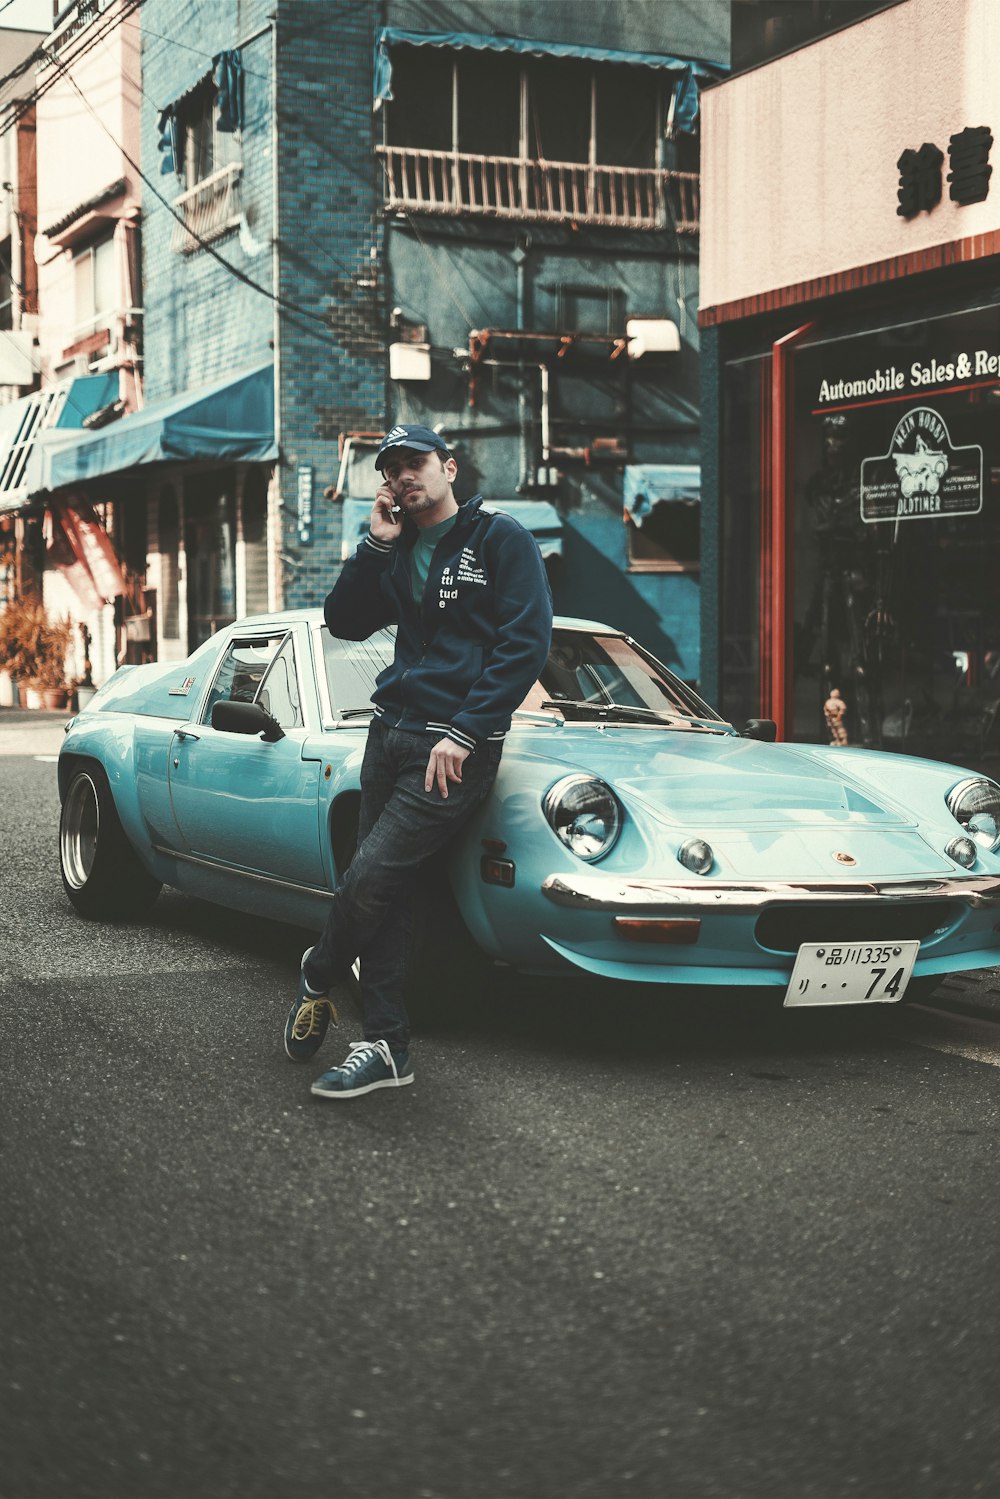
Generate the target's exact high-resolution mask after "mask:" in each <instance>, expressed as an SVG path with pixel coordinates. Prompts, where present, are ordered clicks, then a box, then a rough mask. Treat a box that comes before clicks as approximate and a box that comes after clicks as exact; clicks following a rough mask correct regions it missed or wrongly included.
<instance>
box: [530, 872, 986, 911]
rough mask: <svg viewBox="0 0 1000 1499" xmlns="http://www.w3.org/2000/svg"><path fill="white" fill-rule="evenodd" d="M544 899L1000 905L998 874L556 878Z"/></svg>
mask: <svg viewBox="0 0 1000 1499" xmlns="http://www.w3.org/2000/svg"><path fill="white" fill-rule="evenodd" d="M542 894H543V895H544V896H545V897H546V899H548V900H550V901H552V903H553V905H556V906H568V907H570V908H571V909H574V910H587V911H635V910H649V909H650V908H653V907H659V908H661V909H665V910H669V911H671V912H676V911H677V910H678V909H683V910H684V911H696V912H704V911H715V910H719V909H734V908H735V909H737V910H741V909H742V910H762V909H763V908H764V907H765V906H773V905H780V904H783V903H791V904H793V905H802V904H813V903H818V902H823V903H830V902H838V901H842V902H847V901H859V900H862V901H872V902H873V903H874V902H884V903H885V904H886V905H893V906H895V905H903V904H906V903H909V902H912V901H920V900H954V901H960V902H965V903H966V904H968V905H970V906H1000V879H998V878H997V877H996V876H995V875H966V876H945V877H944V878H940V879H938V878H932V879H924V880H895V881H892V880H881V881H877V882H876V881H865V882H863V883H861V882H858V881H849V880H829V881H823V882H820V881H818V880H802V881H800V882H798V883H792V882H789V881H782V880H763V881H759V882H757V883H750V882H745V883H744V882H740V883H729V884H725V885H722V884H714V883H713V884H709V883H708V882H707V881H704V880H701V881H699V882H698V883H697V884H694V883H692V882H685V881H681V880H621V879H616V878H615V877H614V876H613V875H606V874H584V873H581V874H573V875H566V874H550V875H548V876H547V877H546V878H545V879H544V880H543V881H542Z"/></svg>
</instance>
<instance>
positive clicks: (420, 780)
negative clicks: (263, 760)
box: [305, 718, 503, 1049]
mask: <svg viewBox="0 0 1000 1499" xmlns="http://www.w3.org/2000/svg"><path fill="white" fill-rule="evenodd" d="M436 742H437V740H436V738H435V736H434V735H432V734H411V733H406V732H404V731H403V730H402V729H387V728H386V727H385V726H384V725H383V724H381V723H379V721H378V719H377V718H376V719H374V720H373V721H372V725H371V728H370V729H369V731H368V744H367V746H366V748H365V758H364V763H363V765H362V767H361V817H360V822H359V825H358V847H357V850H356V852H355V855H354V858H353V859H352V861H351V864H350V867H349V869H348V870H347V872H346V874H345V875H344V876H343V878H342V879H341V881H340V883H339V884H338V886H337V889H336V891H335V892H334V896H333V904H332V906H331V908H330V914H329V916H328V917H327V920H326V926H325V927H324V928H323V933H322V935H321V936H320V938H319V941H318V942H317V943H316V946H315V947H314V948H313V950H312V952H311V953H310V955H309V960H308V962H307V963H306V965H305V976H306V982H307V983H308V985H309V987H310V988H311V989H317V990H321V991H322V990H325V989H327V988H328V987H329V986H330V985H331V984H332V983H334V982H336V981H337V980H338V979H343V978H346V977H347V975H348V974H349V973H350V971H351V966H352V964H353V963H354V960H355V958H360V959H361V1006H362V1011H363V1015H364V1025H365V1039H366V1040H367V1041H388V1042H389V1044H390V1046H392V1047H393V1048H394V1049H399V1048H403V1047H406V1046H407V1045H408V1043H409V1039H410V1023H409V1018H408V1016H407V1013H406V1004H405V999H404V990H405V985H406V970H407V965H408V961H409V956H410V950H411V948H412V943H413V927H414V904H415V896H416V891H417V885H418V880H419V876H420V871H421V869H422V867H423V866H424V865H425V864H426V863H427V861H428V860H429V859H430V858H431V857H432V856H433V855H434V854H436V853H438V852H440V850H441V849H442V848H444V847H445V845H446V844H447V843H448V842H449V841H450V840H451V839H452V838H453V837H454V835H455V833H456V832H457V831H458V829H459V828H460V827H461V826H462V824H463V823H464V822H465V821H466V820H467V819H468V818H469V817H470V816H471V815H472V813H473V812H474V811H475V810H476V808H477V807H478V806H479V804H480V803H481V802H482V801H483V799H484V797H485V796H486V795H487V793H488V792H489V790H490V787H491V786H492V785H493V782H494V780H495V778H496V773H497V769H498V767H499V765H500V755H501V751H502V749H503V744H502V741H498V742H496V743H493V744H490V743H485V744H481V745H480V746H479V748H478V749H476V750H474V751H473V753H472V754H471V755H470V756H469V757H468V759H467V760H466V761H465V763H464V764H463V766H462V780H461V783H460V784H456V783H454V782H449V784H448V796H447V798H444V797H442V796H441V794H440V792H439V791H438V789H437V786H433V787H432V788H431V790H430V791H425V790H424V776H425V775H426V773H427V761H428V759H429V757H430V752H431V749H432V748H433V746H434V745H435V743H436Z"/></svg>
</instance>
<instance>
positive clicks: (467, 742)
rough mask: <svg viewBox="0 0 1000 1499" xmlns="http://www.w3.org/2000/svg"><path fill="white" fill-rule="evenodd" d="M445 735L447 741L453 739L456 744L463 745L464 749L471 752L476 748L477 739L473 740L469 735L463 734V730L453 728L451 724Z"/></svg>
mask: <svg viewBox="0 0 1000 1499" xmlns="http://www.w3.org/2000/svg"><path fill="white" fill-rule="evenodd" d="M444 733H445V738H446V739H453V740H454V741H455V743H456V744H458V745H461V747H462V749H466V750H470V751H471V750H474V749H475V747H476V740H475V739H473V738H471V736H470V735H468V734H463V733H462V731H461V729H456V728H453V727H452V726H451V725H450V724H449V726H448V728H446V729H445V731H444Z"/></svg>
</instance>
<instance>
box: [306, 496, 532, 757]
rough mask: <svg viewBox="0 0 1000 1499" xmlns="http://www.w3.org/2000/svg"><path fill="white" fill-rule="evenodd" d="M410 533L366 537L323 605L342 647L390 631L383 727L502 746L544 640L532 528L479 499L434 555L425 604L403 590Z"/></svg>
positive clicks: (381, 683) (380, 686)
mask: <svg viewBox="0 0 1000 1499" xmlns="http://www.w3.org/2000/svg"><path fill="white" fill-rule="evenodd" d="M416 538H417V527H416V526H415V525H414V524H413V522H412V520H410V518H409V517H406V518H405V519H404V521H403V531H402V534H401V535H400V536H399V537H398V539H397V540H396V541H379V540H377V539H376V538H375V537H374V536H372V535H371V533H369V535H368V536H367V537H366V538H365V540H364V541H363V542H362V543H361V545H360V546H359V547H358V549H357V552H356V553H355V554H354V556H353V557H352V558H351V559H350V560H349V561H348V562H347V563H346V564H345V565H344V569H343V571H342V572H341V574H340V577H339V578H338V579H337V582H336V584H335V585H334V588H333V592H332V593H331V594H330V596H329V597H328V599H327V601H326V610H325V613H326V623H327V626H328V628H329V630H330V633H331V634H332V635H336V636H338V637H339V638H340V639H342V640H366V639H367V638H368V636H369V635H371V634H373V632H374V631H375V630H378V629H380V628H381V627H382V626H384V625H391V624H395V625H396V627H397V628H396V654H395V658H394V660H393V662H392V665H391V666H387V667H386V668H385V670H384V671H382V672H380V673H379V676H378V681H377V686H376V689H375V693H374V695H373V702H374V704H375V712H376V713H377V714H378V716H379V718H380V719H381V720H382V722H383V723H385V724H389V725H390V726H392V727H395V728H400V729H411V730H417V731H423V730H426V731H428V732H430V733H433V734H436V735H438V737H442V736H445V735H446V736H447V737H448V738H450V739H454V740H455V742H456V743H457V744H461V745H462V746H463V747H464V748H466V749H470V750H471V749H475V747H476V745H477V744H479V743H480V742H481V741H482V740H484V739H502V738H503V736H504V734H505V733H506V732H507V730H508V729H509V728H510V719H511V714H512V713H513V711H514V709H515V708H517V707H519V705H520V704H521V703H522V702H523V701H524V697H525V695H526V693H527V692H528V689H529V688H530V687H531V684H532V683H533V682H534V681H535V679H536V678H537V676H538V674H539V672H540V671H541V669H542V666H543V665H544V663H545V659H546V656H547V655H548V651H549V645H550V643H551V639H552V593H551V590H550V588H549V580H548V578H547V577H546V575H545V568H544V566H543V565H542V559H541V556H540V555H539V551H538V546H537V544H536V542H535V539H534V537H533V536H532V535H531V532H530V531H526V530H525V528H524V527H523V526H522V525H521V524H520V522H519V521H516V520H514V518H513V517H512V516H509V515H505V514H503V513H502V512H500V511H496V510H490V509H489V507H488V506H486V505H484V504H483V501H482V498H481V497H480V496H479V495H476V496H475V498H474V499H471V500H466V502H465V503H464V504H463V505H461V506H460V507H459V511H458V517H457V519H456V521H455V524H454V525H453V526H452V528H451V530H450V531H448V532H447V533H446V534H445V535H444V536H443V537H442V538H441V540H440V541H439V542H438V544H437V547H436V548H435V550H434V555H433V557H432V558H431V565H430V571H429V573H428V575H427V583H426V585H425V587H424V591H423V596H422V598H421V599H420V601H419V603H418V602H417V601H416V600H414V598H413V594H412V591H411V588H410V551H411V550H412V547H413V544H414V542H415V541H416Z"/></svg>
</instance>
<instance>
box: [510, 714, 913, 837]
mask: <svg viewBox="0 0 1000 1499" xmlns="http://www.w3.org/2000/svg"><path fill="white" fill-rule="evenodd" d="M560 733H561V736H562V738H561V742H559V743H558V747H557V749H556V753H555V754H553V748H555V747H554V746H553V744H552V739H551V738H548V739H547V740H546V743H545V751H544V755H545V759H546V760H547V761H548V762H549V763H550V764H555V763H561V764H563V765H565V767H566V769H567V770H588V771H592V772H593V773H594V774H596V775H600V776H601V777H602V778H603V779H604V780H606V781H608V782H609V783H610V784H611V785H613V786H614V788H615V790H616V791H617V792H618V793H619V795H620V796H622V797H624V798H625V799H626V800H628V801H630V802H638V803H641V804H642V805H643V806H644V808H645V809H646V811H647V812H648V813H649V814H650V815H651V816H653V817H656V818H657V819H658V820H660V821H664V822H668V823H671V824H678V825H684V826H689V825H690V824H691V822H692V821H693V820H694V821H696V822H697V823H698V825H699V827H705V828H710V827H726V828H732V827H733V826H734V825H735V826H742V827H747V828H750V827H759V826H765V825H771V824H773V823H774V822H776V821H782V822H787V820H788V819H789V818H791V819H793V820H795V821H801V822H806V823H812V822H817V821H819V822H826V821H828V820H834V821H838V822H840V821H843V820H845V819H851V820H854V819H858V818H860V819H862V820H871V821H874V822H877V823H879V824H880V825H882V826H885V825H894V826H899V827H902V826H907V825H912V823H913V818H912V817H911V816H909V815H908V814H907V813H906V812H904V810H903V809H902V808H901V807H900V806H899V805H898V804H897V803H895V802H893V801H892V800H891V799H890V798H888V797H886V796H884V795H881V794H879V793H878V792H876V791H875V790H874V789H873V788H872V787H870V786H867V785H865V784H864V781H863V778H861V777H858V776H855V775H853V774H851V773H850V770H849V767H848V763H847V760H848V757H846V756H842V757H841V758H840V759H839V760H837V761H836V762H832V761H831V763H828V764H824V763H822V761H818V760H817V759H815V758H814V757H813V755H812V753H811V752H810V747H809V746H803V747H802V748H798V747H796V746H793V745H784V744H761V743H759V742H758V741H756V740H752V739H741V738H739V737H737V736H736V735H724V734H707V733H692V732H689V731H684V732H678V731H670V730H666V731H661V730H657V729H654V730H645V729H643V730H638V731H637V730H634V729H632V730H628V729H625V730H623V729H620V728H617V727H614V728H607V729H600V730H597V729H592V728H589V727H586V728H583V729H577V728H575V727H568V728H566V729H563V730H561V731H560ZM541 749H542V746H541V744H540V743H536V744H534V745H532V747H531V755H532V758H534V756H535V754H536V753H538V752H539V751H541Z"/></svg>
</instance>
